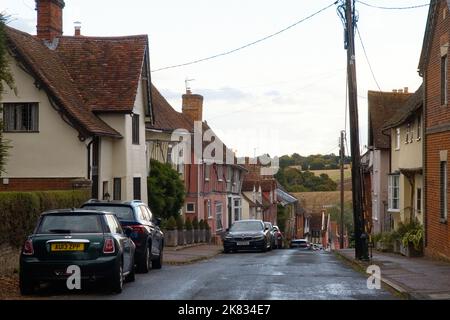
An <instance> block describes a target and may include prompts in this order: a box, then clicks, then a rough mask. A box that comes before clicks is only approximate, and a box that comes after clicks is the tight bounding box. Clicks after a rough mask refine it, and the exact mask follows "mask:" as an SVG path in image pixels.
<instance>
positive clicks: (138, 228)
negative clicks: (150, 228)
mask: <svg viewBox="0 0 450 320" xmlns="http://www.w3.org/2000/svg"><path fill="white" fill-rule="evenodd" d="M130 227H131V228H132V229H133V231H134V232H136V233H145V227H144V226H143V225H140V224H138V225H134V226H130Z"/></svg>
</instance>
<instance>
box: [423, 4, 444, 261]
mask: <svg viewBox="0 0 450 320" xmlns="http://www.w3.org/2000/svg"><path fill="white" fill-rule="evenodd" d="M436 10H437V11H436V15H435V20H434V21H435V25H434V33H433V35H432V36H431V50H430V52H429V58H428V64H427V65H426V66H425V80H426V84H425V88H426V91H425V101H426V108H425V127H426V129H427V130H430V129H431V128H433V127H436V126H442V125H450V109H449V108H450V106H449V105H441V56H442V54H441V47H443V48H445V47H444V45H446V44H447V43H448V42H449V36H448V34H449V30H450V15H449V12H448V10H447V2H446V1H439V4H438V7H437V9H436ZM444 10H446V13H445V19H444V12H443V11H444ZM446 50H447V52H448V49H446ZM449 53H450V52H448V53H447V55H448V56H449ZM449 66H450V64H449ZM449 73H450V70H449ZM447 90H448V89H447ZM425 150H426V155H425V157H424V159H425V188H426V190H425V199H426V203H425V220H426V221H425V226H426V230H425V232H426V237H427V242H426V247H425V254H426V255H428V256H432V257H437V258H444V259H450V232H449V226H448V224H444V223H441V222H440V194H439V185H440V155H439V151H441V150H450V131H445V132H440V133H433V134H427V135H426V138H425ZM449 160H450V159H449ZM447 179H448V178H447ZM449 207H450V206H449Z"/></svg>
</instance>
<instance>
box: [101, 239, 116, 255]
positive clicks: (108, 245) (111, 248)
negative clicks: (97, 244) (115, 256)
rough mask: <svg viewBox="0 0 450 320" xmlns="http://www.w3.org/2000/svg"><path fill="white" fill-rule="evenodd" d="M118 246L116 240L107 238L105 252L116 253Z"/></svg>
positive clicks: (104, 246)
mask: <svg viewBox="0 0 450 320" xmlns="http://www.w3.org/2000/svg"><path fill="white" fill-rule="evenodd" d="M115 251H116V248H115V246H114V240H113V239H111V238H107V239H105V244H104V245H103V253H114V252H115Z"/></svg>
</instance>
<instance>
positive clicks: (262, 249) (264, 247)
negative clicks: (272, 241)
mask: <svg viewBox="0 0 450 320" xmlns="http://www.w3.org/2000/svg"><path fill="white" fill-rule="evenodd" d="M266 251H267V242H264V245H263V247H262V248H261V252H266Z"/></svg>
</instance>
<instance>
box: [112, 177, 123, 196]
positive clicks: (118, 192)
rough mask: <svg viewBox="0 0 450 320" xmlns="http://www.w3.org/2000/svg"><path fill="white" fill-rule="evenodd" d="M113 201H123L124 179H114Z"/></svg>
mask: <svg viewBox="0 0 450 320" xmlns="http://www.w3.org/2000/svg"><path fill="white" fill-rule="evenodd" d="M113 188H114V190H113V199H114V200H122V179H121V178H114V187H113Z"/></svg>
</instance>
